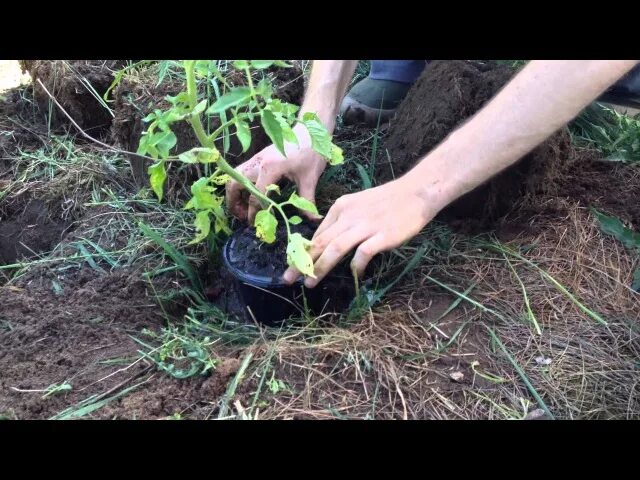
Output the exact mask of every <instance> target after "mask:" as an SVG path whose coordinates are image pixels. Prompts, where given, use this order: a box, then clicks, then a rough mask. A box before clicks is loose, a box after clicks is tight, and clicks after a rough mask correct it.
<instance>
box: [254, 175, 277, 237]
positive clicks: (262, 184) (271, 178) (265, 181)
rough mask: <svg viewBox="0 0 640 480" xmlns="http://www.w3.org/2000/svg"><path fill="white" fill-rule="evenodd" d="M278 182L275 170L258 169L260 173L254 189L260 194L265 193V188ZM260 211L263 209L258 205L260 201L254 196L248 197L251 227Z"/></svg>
mask: <svg viewBox="0 0 640 480" xmlns="http://www.w3.org/2000/svg"><path fill="white" fill-rule="evenodd" d="M278 180H280V177H279V175H278V174H277V171H276V170H275V169H273V168H270V169H267V168H262V169H260V173H259V174H258V180H257V181H256V188H257V189H258V190H260V191H261V192H262V193H265V192H266V191H267V186H268V185H271V184H272V183H276V182H277V181H278ZM262 209H263V206H262V204H261V203H260V200H258V199H257V198H256V197H255V196H254V195H251V196H250V197H249V212H248V216H249V223H250V224H251V225H253V221H254V220H255V218H256V214H257V213H258V212H259V211H260V210H262Z"/></svg>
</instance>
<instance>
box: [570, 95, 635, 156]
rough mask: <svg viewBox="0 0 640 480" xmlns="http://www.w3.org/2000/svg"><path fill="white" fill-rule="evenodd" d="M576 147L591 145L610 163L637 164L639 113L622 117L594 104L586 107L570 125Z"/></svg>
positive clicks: (615, 112) (609, 109)
mask: <svg viewBox="0 0 640 480" xmlns="http://www.w3.org/2000/svg"><path fill="white" fill-rule="evenodd" d="M569 131H570V132H571V135H572V139H573V140H574V142H576V143H577V144H578V145H585V146H592V147H595V148H597V149H598V150H600V151H601V152H602V153H603V155H605V158H606V159H608V160H611V161H620V162H629V163H631V162H638V161H640V114H636V115H635V116H629V115H623V114H621V113H619V112H617V111H616V110H614V109H612V108H609V107H606V106H604V105H601V104H598V103H595V104H592V105H590V106H589V107H587V108H586V109H585V110H584V112H582V113H581V114H580V116H578V118H576V119H575V120H574V121H573V122H572V123H571V124H570V126H569Z"/></svg>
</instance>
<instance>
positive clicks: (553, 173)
mask: <svg viewBox="0 0 640 480" xmlns="http://www.w3.org/2000/svg"><path fill="white" fill-rule="evenodd" d="M513 74H514V70H512V69H511V68H510V67H507V66H505V65H499V64H497V63H493V62H488V63H484V62H468V61H435V62H433V63H431V64H429V65H428V66H427V68H426V69H425V71H424V73H423V74H422V76H421V77H420V78H419V79H418V81H417V82H416V84H415V85H414V86H413V87H412V88H411V90H410V92H409V94H408V95H407V97H406V99H405V100H404V102H403V103H402V104H401V105H400V107H399V109H398V112H397V114H396V115H395V117H394V119H393V120H392V122H391V124H390V127H389V135H388V137H387V138H386V141H385V146H386V148H387V149H388V151H389V154H390V157H391V159H392V162H393V174H394V175H395V177H398V176H400V175H402V174H404V173H406V172H407V171H408V170H409V169H410V168H411V167H413V166H414V165H415V163H416V162H417V161H418V160H419V159H420V158H421V157H422V156H423V155H425V154H427V153H428V152H429V151H431V150H432V149H433V148H435V147H436V146H437V145H438V144H439V143H440V142H442V141H443V140H444V139H445V138H446V137H447V135H448V134H449V133H451V131H452V130H454V129H455V128H456V127H458V126H459V125H461V124H462V123H463V122H464V121H465V120H467V119H468V118H469V117H471V116H472V115H473V114H474V113H476V112H477V111H478V110H480V109H481V108H482V107H483V106H484V105H485V104H486V103H487V102H488V101H489V100H490V99H491V98H492V97H493V96H494V95H495V94H496V93H497V92H498V91H499V90H500V89H501V88H502V87H503V86H504V85H505V84H506V83H507V82H508V81H509V79H510V78H511V77H512V75H513ZM574 156H575V155H574V152H573V148H572V147H571V145H570V141H569V138H568V135H567V134H566V133H564V132H560V133H558V134H556V135H554V136H553V137H552V138H550V139H549V140H548V141H547V142H545V143H544V144H542V145H541V146H539V147H538V148H536V149H535V150H534V151H533V152H531V153H530V154H529V155H527V156H526V157H524V158H523V159H522V160H520V161H519V162H518V163H517V164H516V165H514V166H513V167H511V168H509V169H507V170H505V171H504V172H502V173H501V174H499V175H497V176H496V177H494V178H493V179H491V180H490V181H489V182H487V183H485V184H484V185H482V186H481V187H478V188H477V189H476V190H474V191H472V192H470V193H468V194H467V195H465V196H463V197H461V198H460V199H459V200H458V201H456V202H454V203H453V204H452V205H450V206H449V207H448V208H447V209H445V210H444V211H443V212H442V214H441V215H440V217H441V218H442V219H445V220H447V221H449V222H453V223H454V224H455V223H456V221H458V222H457V223H458V224H459V225H460V226H463V227H464V229H466V230H473V229H475V228H481V229H482V228H488V227H491V226H492V225H493V223H494V222H495V221H496V220H497V219H499V218H500V217H502V216H503V215H504V214H506V213H507V212H508V211H509V210H510V209H511V208H513V206H514V204H515V203H516V201H517V200H519V199H521V198H522V197H523V196H524V195H526V194H538V193H543V192H545V191H547V190H548V189H549V188H550V187H551V185H550V183H552V184H555V183H556V182H557V180H556V179H557V178H559V177H560V176H561V175H562V173H564V172H565V171H566V170H567V168H568V164H569V163H570V161H572V160H573V159H574V158H573V157H574ZM379 165H380V170H379V175H380V177H379V181H380V182H384V181H388V180H390V179H391V178H393V177H392V172H391V169H390V168H389V167H388V162H379Z"/></svg>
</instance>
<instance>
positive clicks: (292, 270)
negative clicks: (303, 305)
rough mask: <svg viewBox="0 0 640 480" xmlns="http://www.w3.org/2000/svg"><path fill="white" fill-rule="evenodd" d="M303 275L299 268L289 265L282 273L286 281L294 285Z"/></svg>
mask: <svg viewBox="0 0 640 480" xmlns="http://www.w3.org/2000/svg"><path fill="white" fill-rule="evenodd" d="M301 275H302V274H301V273H300V270H298V269H297V268H296V267H289V268H288V269H287V270H286V271H285V272H284V274H283V275H282V279H283V280H284V281H285V283H287V284H289V285H292V284H293V283H295V281H296V280H298V279H299V278H300V276H301Z"/></svg>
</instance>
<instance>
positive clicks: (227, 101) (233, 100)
mask: <svg viewBox="0 0 640 480" xmlns="http://www.w3.org/2000/svg"><path fill="white" fill-rule="evenodd" d="M249 100H251V89H250V88H249V87H237V88H234V89H233V90H231V91H230V92H227V93H225V94H224V95H222V96H221V97H220V98H219V99H218V100H216V101H215V102H213V104H212V105H211V106H210V107H209V109H208V110H207V114H209V115H211V114H215V113H220V112H224V111H225V110H227V109H229V108H232V107H236V108H237V107H241V106H243V105H246V104H248V103H249Z"/></svg>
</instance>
